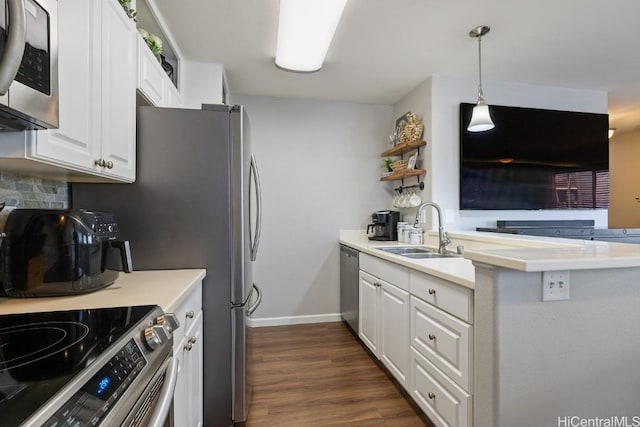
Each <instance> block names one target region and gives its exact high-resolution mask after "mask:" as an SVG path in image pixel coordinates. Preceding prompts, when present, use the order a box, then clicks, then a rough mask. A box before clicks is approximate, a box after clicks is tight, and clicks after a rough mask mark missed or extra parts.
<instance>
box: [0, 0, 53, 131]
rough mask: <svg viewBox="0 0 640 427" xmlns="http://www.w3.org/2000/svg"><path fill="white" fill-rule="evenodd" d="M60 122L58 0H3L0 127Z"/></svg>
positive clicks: (0, 6)
mask: <svg viewBox="0 0 640 427" xmlns="http://www.w3.org/2000/svg"><path fill="white" fill-rule="evenodd" d="M57 127H58V4H57V0H0V130H24V129H47V128H57Z"/></svg>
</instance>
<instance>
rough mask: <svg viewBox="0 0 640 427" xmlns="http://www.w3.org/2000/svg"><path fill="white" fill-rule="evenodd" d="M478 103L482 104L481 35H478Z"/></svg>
mask: <svg viewBox="0 0 640 427" xmlns="http://www.w3.org/2000/svg"><path fill="white" fill-rule="evenodd" d="M478 76H479V79H478V104H484V93H483V92H482V36H478Z"/></svg>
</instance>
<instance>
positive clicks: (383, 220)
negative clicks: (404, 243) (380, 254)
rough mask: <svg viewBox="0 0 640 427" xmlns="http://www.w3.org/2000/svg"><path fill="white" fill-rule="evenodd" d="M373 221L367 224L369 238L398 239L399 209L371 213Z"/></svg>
mask: <svg viewBox="0 0 640 427" xmlns="http://www.w3.org/2000/svg"><path fill="white" fill-rule="evenodd" d="M371 220H372V221H373V223H371V224H369V225H367V234H369V231H370V230H373V234H372V235H369V240H398V222H399V221H400V212H398V211H377V212H374V213H373V214H372V215H371Z"/></svg>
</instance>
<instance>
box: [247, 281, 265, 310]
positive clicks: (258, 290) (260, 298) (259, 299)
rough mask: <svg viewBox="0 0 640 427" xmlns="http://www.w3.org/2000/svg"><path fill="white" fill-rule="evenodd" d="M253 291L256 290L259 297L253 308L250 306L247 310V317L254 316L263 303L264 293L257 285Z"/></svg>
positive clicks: (254, 285)
mask: <svg viewBox="0 0 640 427" xmlns="http://www.w3.org/2000/svg"><path fill="white" fill-rule="evenodd" d="M253 289H255V290H256V292H257V294H258V297H257V298H256V302H254V303H253V305H252V306H250V307H249V308H248V309H247V315H248V316H251V315H252V314H253V312H254V311H256V310H257V309H258V307H260V303H261V302H262V291H261V290H260V288H259V287H258V286H256V284H255V283H254V284H253Z"/></svg>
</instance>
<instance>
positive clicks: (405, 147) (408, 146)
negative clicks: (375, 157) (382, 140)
mask: <svg viewBox="0 0 640 427" xmlns="http://www.w3.org/2000/svg"><path fill="white" fill-rule="evenodd" d="M425 145H427V142H426V141H413V142H403V143H401V144H398V145H396V146H395V147H393V148H389V149H388V150H387V151H385V152H383V153H382V154H380V157H390V156H400V155H402V154H404V153H406V152H407V151H411V150H416V149H418V148H420V147H424V146H425Z"/></svg>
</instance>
